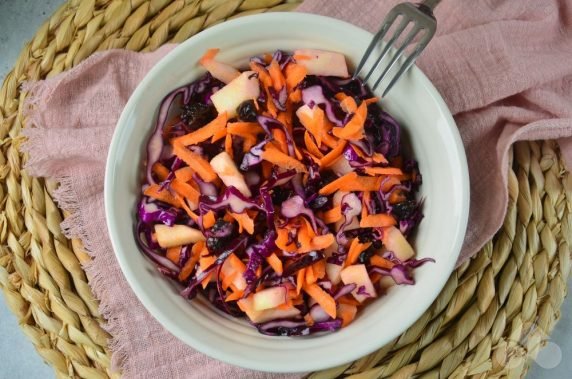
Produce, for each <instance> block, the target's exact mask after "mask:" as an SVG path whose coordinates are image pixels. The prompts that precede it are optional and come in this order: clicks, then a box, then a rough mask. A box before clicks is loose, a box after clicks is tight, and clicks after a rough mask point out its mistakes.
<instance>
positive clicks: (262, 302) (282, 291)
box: [253, 287, 287, 311]
mask: <svg viewBox="0 0 572 379" xmlns="http://www.w3.org/2000/svg"><path fill="white" fill-rule="evenodd" d="M286 294H287V291H286V288H284V287H272V288H267V289H264V290H262V291H259V292H257V293H255V294H254V296H253V301H254V310H256V311H263V310H265V309H270V308H275V307H277V306H279V305H281V304H284V303H285V302H286Z"/></svg>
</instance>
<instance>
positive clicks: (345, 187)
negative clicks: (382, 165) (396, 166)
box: [319, 171, 381, 195]
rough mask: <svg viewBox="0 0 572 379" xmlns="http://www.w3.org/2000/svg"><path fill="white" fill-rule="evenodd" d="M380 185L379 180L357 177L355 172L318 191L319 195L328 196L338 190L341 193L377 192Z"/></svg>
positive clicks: (376, 178) (377, 178)
mask: <svg viewBox="0 0 572 379" xmlns="http://www.w3.org/2000/svg"><path fill="white" fill-rule="evenodd" d="M380 185H381V178H379V177H369V176H358V174H356V173H355V172H353V171H352V172H350V173H348V174H346V175H344V176H342V177H339V178H338V179H336V180H334V181H333V182H331V183H329V184H327V185H325V186H324V187H322V189H320V191H319V193H320V195H330V194H332V193H334V192H336V191H338V190H341V191H347V192H351V191H378V190H379V187H380Z"/></svg>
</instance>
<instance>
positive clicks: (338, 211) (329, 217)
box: [322, 205, 342, 224]
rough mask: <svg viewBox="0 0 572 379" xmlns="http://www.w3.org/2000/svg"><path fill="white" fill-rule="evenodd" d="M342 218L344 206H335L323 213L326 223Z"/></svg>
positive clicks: (323, 219)
mask: <svg viewBox="0 0 572 379" xmlns="http://www.w3.org/2000/svg"><path fill="white" fill-rule="evenodd" d="M341 219H342V207H340V206H339V205H337V206H335V207H333V208H332V209H330V210H328V211H326V212H324V214H323V215H322V221H324V223H326V224H332V223H334V222H338V221H340V220H341Z"/></svg>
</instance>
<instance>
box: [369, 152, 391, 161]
mask: <svg viewBox="0 0 572 379" xmlns="http://www.w3.org/2000/svg"><path fill="white" fill-rule="evenodd" d="M371 159H372V160H373V161H374V162H375V163H388V161H387V158H385V157H384V156H383V154H381V153H373V155H372V156H371Z"/></svg>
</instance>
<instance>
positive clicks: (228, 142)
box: [224, 133, 234, 159]
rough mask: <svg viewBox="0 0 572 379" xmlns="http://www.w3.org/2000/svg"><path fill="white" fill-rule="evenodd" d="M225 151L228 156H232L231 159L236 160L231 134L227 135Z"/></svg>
mask: <svg viewBox="0 0 572 379" xmlns="http://www.w3.org/2000/svg"><path fill="white" fill-rule="evenodd" d="M224 151H226V152H227V153H228V155H230V157H231V158H233V159H234V151H233V148H232V135H231V134H230V133H227V134H226V137H225V139H224Z"/></svg>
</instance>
